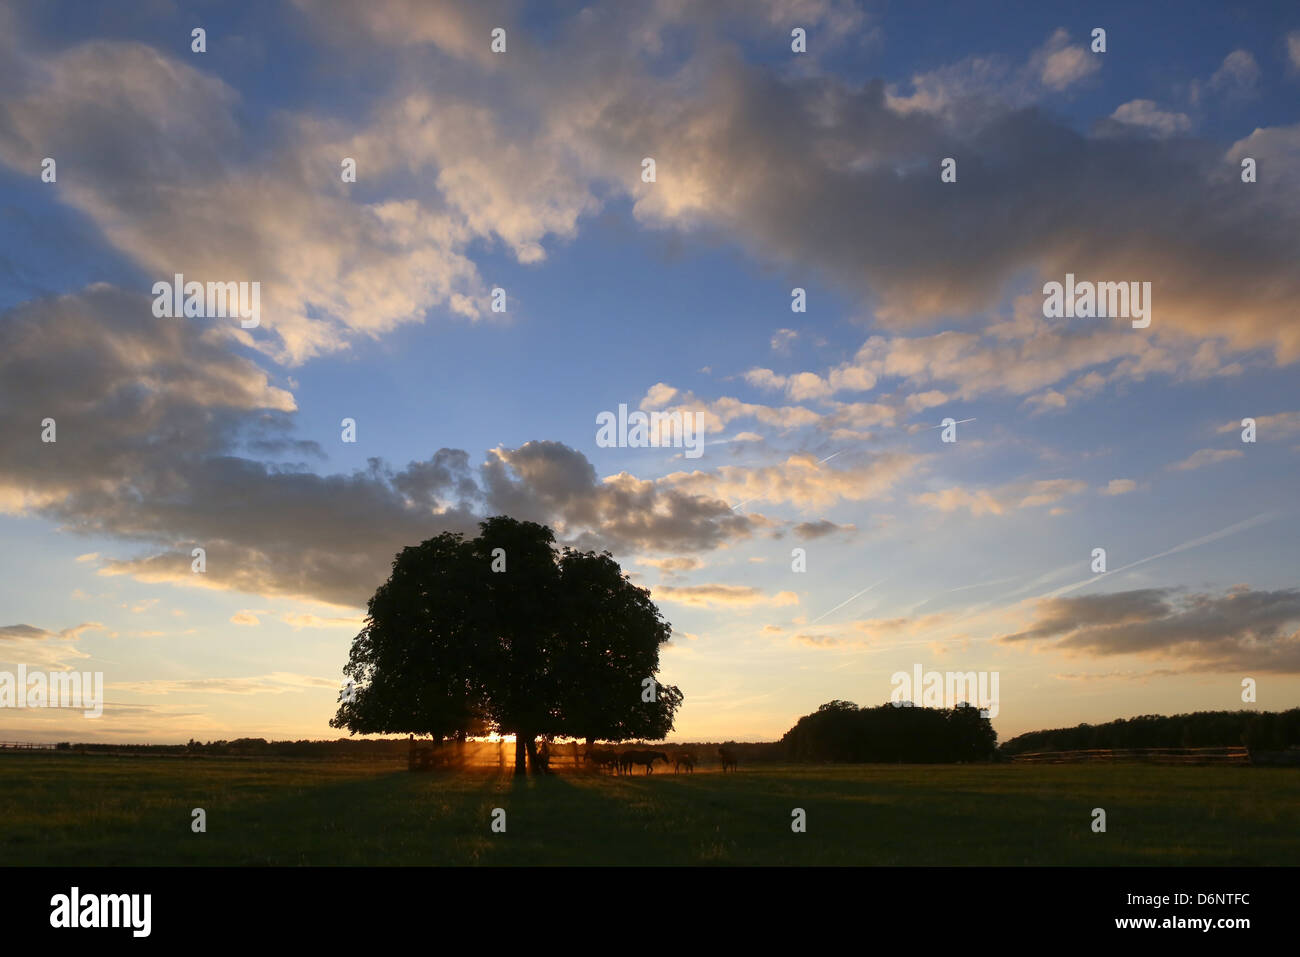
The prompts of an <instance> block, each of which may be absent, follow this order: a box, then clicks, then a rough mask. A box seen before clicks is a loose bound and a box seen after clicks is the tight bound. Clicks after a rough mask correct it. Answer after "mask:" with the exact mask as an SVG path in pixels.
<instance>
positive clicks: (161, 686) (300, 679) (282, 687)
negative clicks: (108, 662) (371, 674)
mask: <svg viewBox="0 0 1300 957" xmlns="http://www.w3.org/2000/svg"><path fill="white" fill-rule="evenodd" d="M338 687H339V682H338V680H337V679H333V678H318V677H315V676H313V675H302V674H294V673H292V672H286V671H275V672H271V673H270V674H265V675H252V676H249V677H245V678H189V679H181V680H176V679H161V680H157V681H122V682H114V683H113V692H114V694H123V693H125V694H143V695H169V694H233V695H259V694H286V693H289V692H296V691H312V690H319V689H324V688H338Z"/></svg>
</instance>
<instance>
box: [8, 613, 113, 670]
mask: <svg viewBox="0 0 1300 957" xmlns="http://www.w3.org/2000/svg"><path fill="white" fill-rule="evenodd" d="M106 630H107V629H105V627H104V626H103V625H102V624H100V623H99V622H97V621H86V622H82V623H81V624H79V625H73V626H72V627H71V628H64V629H63V630H62V631H57V632H55V631H49V630H47V629H45V628H37V627H36V626H34V625H0V661H8V662H15V663H19V664H25V665H27V666H29V667H38V668H53V669H55V670H58V671H66V670H67V669H68V668H72V667H75V665H76V662H77V661H78V660H79V659H82V658H89V657H90V655H88V654H86V652H84V651H82V650H81V649H79V648H77V647H76V642H78V641H80V640H81V636H82V635H83V634H85V633H86V632H88V631H106Z"/></svg>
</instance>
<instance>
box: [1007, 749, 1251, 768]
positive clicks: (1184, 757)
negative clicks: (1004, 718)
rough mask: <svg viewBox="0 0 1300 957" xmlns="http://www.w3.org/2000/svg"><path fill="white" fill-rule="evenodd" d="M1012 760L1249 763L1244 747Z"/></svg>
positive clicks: (1038, 754) (1039, 754)
mask: <svg viewBox="0 0 1300 957" xmlns="http://www.w3.org/2000/svg"><path fill="white" fill-rule="evenodd" d="M1011 760H1012V761H1016V762H1020V763H1022V764H1082V763H1085V762H1090V761H1135V762H1140V763H1146V764H1250V763H1251V761H1250V752H1249V751H1248V750H1247V749H1246V748H1244V747H1228V748H1090V749H1087V750H1080V751H1031V752H1028V753H1026V754H1017V755H1015V756H1014V757H1013V758H1012V759H1011Z"/></svg>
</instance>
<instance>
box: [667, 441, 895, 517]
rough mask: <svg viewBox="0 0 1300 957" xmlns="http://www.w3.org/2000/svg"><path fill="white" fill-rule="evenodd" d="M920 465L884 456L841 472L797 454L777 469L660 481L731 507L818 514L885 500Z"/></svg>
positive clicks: (728, 469)
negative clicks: (779, 507)
mask: <svg viewBox="0 0 1300 957" xmlns="http://www.w3.org/2000/svg"><path fill="white" fill-rule="evenodd" d="M920 461H921V457H920V456H917V455H912V454H909V453H903V452H879V453H874V454H871V455H869V456H868V457H867V459H866V461H865V462H864V463H863V464H862V465H857V466H851V467H848V468H836V467H834V466H831V465H829V464H819V463H818V461H817V460H816V459H815V458H813V457H812V456H811V455H806V454H796V455H791V456H789V457H788V458H787V459H786V460H785V462H783V463H780V464H778V465H765V466H757V467H749V466H738V465H723V466H720V467H718V468H716V469H714V470H712V471H709V472H704V471H698V470H697V471H694V472H673V473H671V474H669V475H665V476H664V477H663V478H662V479H660V480H659V481H660V483H661V484H662V485H664V486H666V487H668V488H673V489H678V490H681V491H684V492H687V493H689V494H691V495H694V496H700V497H704V498H707V499H719V500H722V501H725V502H727V503H729V506H728V507H731V506H734V505H738V504H740V503H743V502H769V503H772V504H779V503H786V504H790V505H794V506H796V507H797V508H800V509H814V508H827V507H829V506H831V505H833V504H835V503H836V502H840V501H850V502H862V501H871V500H881V499H886V498H888V497H889V495H890V493H891V491H892V490H893V488H894V487H895V486H896V485H897V484H898V483H899V482H901V481H902V480H903V479H904V478H906V477H907V476H908V475H909V474H911V473H912V472H913V471H914V470H915V469H916V468H917V466H918V465H919V463H920Z"/></svg>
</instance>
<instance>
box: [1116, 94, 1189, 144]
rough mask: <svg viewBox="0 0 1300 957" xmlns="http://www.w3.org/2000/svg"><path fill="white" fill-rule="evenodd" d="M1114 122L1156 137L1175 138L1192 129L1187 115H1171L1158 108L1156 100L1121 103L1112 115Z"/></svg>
mask: <svg viewBox="0 0 1300 957" xmlns="http://www.w3.org/2000/svg"><path fill="white" fill-rule="evenodd" d="M1110 118H1111V119H1112V120H1115V121H1116V122H1118V123H1123V124H1125V125H1127V126H1136V127H1140V128H1141V129H1144V130H1147V131H1149V132H1151V133H1153V134H1155V135H1156V136H1162V137H1163V136H1174V135H1175V134H1177V133H1186V132H1187V131H1188V130H1190V129H1191V128H1192V121H1191V119H1190V118H1189V117H1188V116H1187V114H1186V113H1170V112H1166V111H1164V110H1161V109H1159V108H1157V107H1156V104H1155V101H1154V100H1130V101H1129V102H1127V103H1121V104H1120V105H1119V106H1117V107H1116V108H1115V112H1114V113H1112V114H1111V115H1110Z"/></svg>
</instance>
